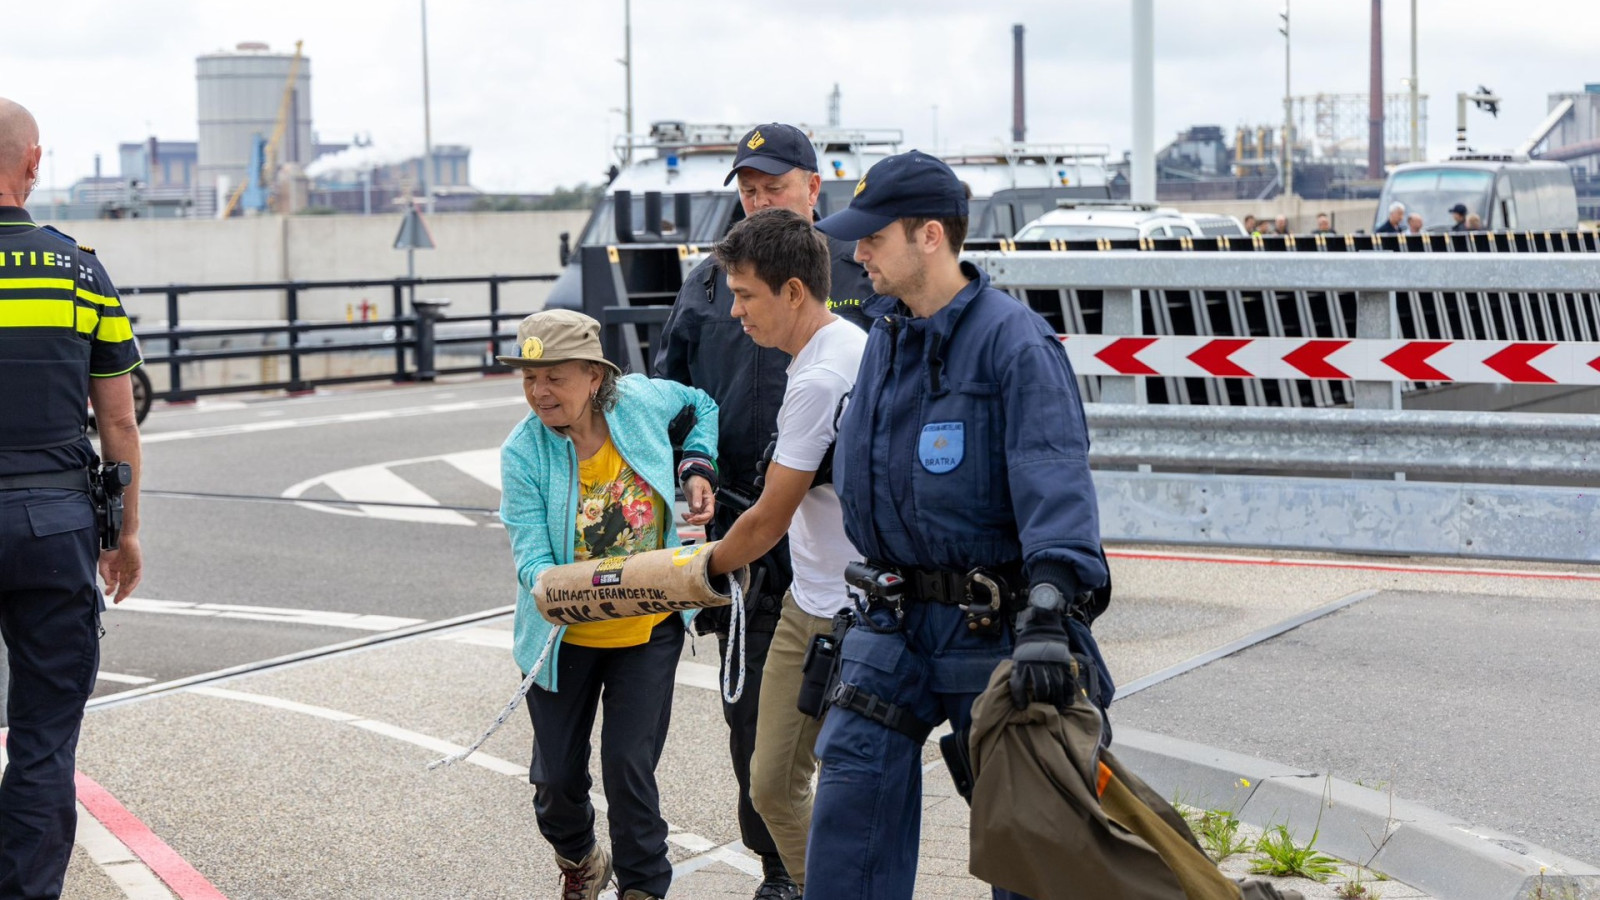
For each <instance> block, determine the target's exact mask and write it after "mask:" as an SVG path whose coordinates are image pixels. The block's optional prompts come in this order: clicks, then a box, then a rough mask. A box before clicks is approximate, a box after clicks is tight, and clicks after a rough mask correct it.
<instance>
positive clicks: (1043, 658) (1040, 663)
mask: <svg viewBox="0 0 1600 900" xmlns="http://www.w3.org/2000/svg"><path fill="white" fill-rule="evenodd" d="M1066 614H1067V604H1066V601H1065V599H1063V598H1062V596H1061V592H1060V591H1059V590H1057V589H1056V587H1055V586H1054V585H1052V584H1049V583H1045V582H1041V583H1039V584H1036V585H1034V586H1033V589H1032V590H1030V591H1029V592H1028V608H1027V609H1025V610H1023V611H1022V613H1021V615H1019V616H1017V646H1016V648H1015V649H1014V650H1012V651H1011V661H1012V663H1013V666H1012V669H1011V703H1012V705H1014V706H1016V708H1017V709H1026V708H1027V706H1028V703H1029V702H1030V699H1031V702H1034V703H1050V704H1053V705H1055V706H1056V707H1057V708H1061V707H1065V706H1070V705H1072V701H1073V699H1074V698H1075V697H1076V696H1077V694H1078V682H1077V679H1076V678H1075V677H1074V672H1073V669H1074V660H1073V656H1072V645H1071V643H1070V639H1069V638H1068V636H1067V628H1066V619H1065V617H1066Z"/></svg>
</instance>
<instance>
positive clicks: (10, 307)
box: [0, 208, 140, 451]
mask: <svg viewBox="0 0 1600 900" xmlns="http://www.w3.org/2000/svg"><path fill="white" fill-rule="evenodd" d="M139 363H140V357H139V349H138V345H137V343H136V342H135V340H134V337H133V328H132V326H131V325H130V324H129V322H128V317H127V315H126V313H125V312H124V310H123V309H122V304H121V302H120V301H119V300H118V298H117V293H116V288H115V287H114V286H113V285H112V284H111V280H110V278H109V277H107V276H106V274H105V270H104V269H103V268H102V267H101V266H100V263H99V261H98V260H97V259H95V258H94V255H93V252H92V251H91V250H89V248H87V247H82V246H80V245H79V244H77V243H76V242H75V241H73V240H72V239H71V238H69V237H67V236H66V235H64V234H61V233H60V232H58V231H55V230H54V229H51V228H48V227H46V228H41V227H39V226H37V225H35V224H34V223H33V222H32V220H31V219H29V218H28V217H27V214H26V213H23V212H22V211H21V210H19V209H15V208H10V209H0V385H4V390H0V450H8V451H28V450H48V449H52V448H56V447H64V446H67V445H69V444H71V443H73V442H75V441H79V440H82V439H83V437H84V432H85V428H86V427H87V424H88V409H87V406H88V395H89V378H90V377H91V376H99V377H109V376H115V375H122V374H125V373H127V372H129V371H132V370H133V369H134V368H136V367H137V366H138V365H139Z"/></svg>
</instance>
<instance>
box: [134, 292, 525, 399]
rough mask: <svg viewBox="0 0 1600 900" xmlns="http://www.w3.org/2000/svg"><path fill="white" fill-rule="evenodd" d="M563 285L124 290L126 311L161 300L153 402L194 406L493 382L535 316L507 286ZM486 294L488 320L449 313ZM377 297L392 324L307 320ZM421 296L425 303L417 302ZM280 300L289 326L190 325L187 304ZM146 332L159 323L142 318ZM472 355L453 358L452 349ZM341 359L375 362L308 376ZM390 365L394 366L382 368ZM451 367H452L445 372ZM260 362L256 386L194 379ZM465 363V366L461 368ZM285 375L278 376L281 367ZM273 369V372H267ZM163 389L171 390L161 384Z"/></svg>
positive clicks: (151, 337) (146, 342)
mask: <svg viewBox="0 0 1600 900" xmlns="http://www.w3.org/2000/svg"><path fill="white" fill-rule="evenodd" d="M556 277H557V276H556V275H553V274H551V275H481V276H469V277H451V278H385V279H365V280H355V281H274V282H249V283H227V284H169V285H154V286H135V287H124V288H122V289H121V290H120V293H121V295H122V297H123V299H124V304H125V305H129V306H132V305H133V304H135V303H137V302H138V300H139V299H140V298H148V297H163V298H164V299H165V308H164V311H165V319H164V320H163V321H161V322H159V324H144V325H137V326H136V327H135V329H134V331H135V333H136V334H137V335H138V336H139V339H140V341H141V343H142V344H143V346H144V349H145V351H146V352H145V365H146V367H147V369H148V370H149V371H150V372H151V374H153V375H164V376H165V377H164V378H158V379H157V385H158V389H157V390H156V391H155V396H156V397H158V398H160V399H164V400H189V399H193V398H194V397H197V396H200V395H204V394H225V393H239V392H246V391H268V390H284V391H290V392H299V391H306V390H310V389H312V388H314V387H316V386H317V385H325V384H345V383H352V382H361V381H383V380H393V381H414V380H421V381H429V380H432V379H433V378H434V377H435V376H437V375H441V374H452V373H468V372H487V371H495V370H501V371H503V370H504V368H503V367H501V366H499V365H498V364H497V363H495V361H494V359H493V357H494V354H495V353H506V352H508V350H507V349H506V348H507V347H509V342H510V341H511V340H512V339H513V338H514V337H515V334H516V328H515V326H514V325H513V326H512V327H509V328H508V327H506V323H508V322H516V321H520V320H521V319H522V318H523V317H524V316H526V315H527V314H528V313H529V312H532V311H533V310H532V309H521V310H508V309H505V308H504V307H503V304H502V300H501V288H502V287H503V286H505V285H508V284H520V283H526V282H551V281H554V280H555V279H556ZM456 286H472V287H473V288H474V289H477V288H479V287H482V288H485V289H487V294H488V307H487V312H484V313H473V314H462V313H460V312H456V313H450V312H449V311H448V309H447V307H448V302H446V300H447V298H440V297H439V295H440V294H448V293H449V290H448V289H449V288H451V287H456ZM372 288H377V289H380V290H383V291H385V292H387V293H388V294H389V299H390V303H389V309H388V311H387V314H386V315H381V316H377V317H372V318H367V317H365V316H364V317H363V318H361V319H357V320H353V321H310V320H306V319H303V318H302V317H301V308H302V301H303V299H304V298H305V297H306V296H307V295H308V294H310V293H312V292H318V291H323V292H327V291H343V290H349V289H372ZM419 291H421V292H422V295H421V298H419V299H413V298H417V295H418V292H419ZM264 292H265V293H271V294H277V295H280V296H281V297H282V302H281V307H280V308H281V309H282V317H281V318H279V319H277V320H274V321H265V322H263V321H250V322H240V323H239V324H231V323H229V324H220V323H211V324H208V325H206V326H203V327H194V326H193V325H190V324H186V323H187V322H189V321H191V320H190V319H188V318H185V316H184V309H183V304H184V300H185V298H199V297H202V296H215V295H223V296H227V295H241V296H243V295H253V296H260V295H261V294H262V293H264ZM142 318H143V320H144V321H146V322H148V321H149V320H150V319H151V318H153V317H152V316H149V315H145V316H143V317H142ZM457 347H465V348H472V352H469V353H464V354H463V353H450V352H449V351H450V349H451V348H457ZM334 355H339V356H341V357H343V358H346V359H350V358H353V357H355V356H357V355H360V356H363V357H371V358H372V364H371V365H366V366H350V367H347V368H348V369H351V370H353V371H346V372H344V373H343V374H332V372H333V371H334V369H333V367H328V370H327V371H325V372H323V373H322V374H315V373H312V372H309V371H307V369H308V365H307V364H308V362H309V361H311V360H314V359H319V358H321V359H326V358H328V357H330V356H334ZM384 357H387V358H388V359H389V360H390V362H389V364H384V363H383V362H382V359H383V358H384ZM447 357H448V358H449V359H451V360H452V361H454V363H455V364H453V365H442V366H441V365H440V360H441V359H443V358H447ZM241 359H243V360H251V359H255V360H262V361H263V364H262V366H261V368H260V372H259V375H258V376H257V377H254V378H251V377H243V378H241V377H237V376H238V375H239V374H241V373H239V372H237V371H235V372H230V377H228V378H225V379H201V378H198V377H196V376H195V372H196V370H198V369H199V368H201V367H203V366H204V365H205V364H207V363H220V362H224V361H228V360H241ZM463 360H465V362H463ZM280 361H282V362H283V363H284V365H283V366H282V367H280V366H279V365H278V363H279V362H280ZM268 363H271V365H268ZM161 382H164V384H161Z"/></svg>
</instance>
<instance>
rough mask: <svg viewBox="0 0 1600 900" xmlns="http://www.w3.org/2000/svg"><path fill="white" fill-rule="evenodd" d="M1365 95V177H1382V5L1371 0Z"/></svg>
mask: <svg viewBox="0 0 1600 900" xmlns="http://www.w3.org/2000/svg"><path fill="white" fill-rule="evenodd" d="M1367 90H1368V96H1367V177H1368V178H1382V177H1383V6H1382V4H1381V2H1380V0H1372V83H1371V84H1370V85H1369V86H1368V88H1367Z"/></svg>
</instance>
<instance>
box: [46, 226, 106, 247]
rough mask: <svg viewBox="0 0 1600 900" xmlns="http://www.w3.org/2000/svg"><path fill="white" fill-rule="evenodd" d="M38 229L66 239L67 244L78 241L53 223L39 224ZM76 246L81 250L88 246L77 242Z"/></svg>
mask: <svg viewBox="0 0 1600 900" xmlns="http://www.w3.org/2000/svg"><path fill="white" fill-rule="evenodd" d="M39 230H40V231H47V232H49V233H50V234H53V235H55V236H56V237H58V238H60V239H62V240H63V241H66V242H67V243H69V244H78V242H77V241H76V240H74V239H73V237H72V235H70V234H64V233H63V232H62V231H61V229H59V228H57V227H55V226H54V225H43V226H40V228H39ZM78 248H79V249H81V250H89V248H88V247H85V246H83V245H82V244H78ZM89 252H90V253H93V252H94V251H93V250H89Z"/></svg>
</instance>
